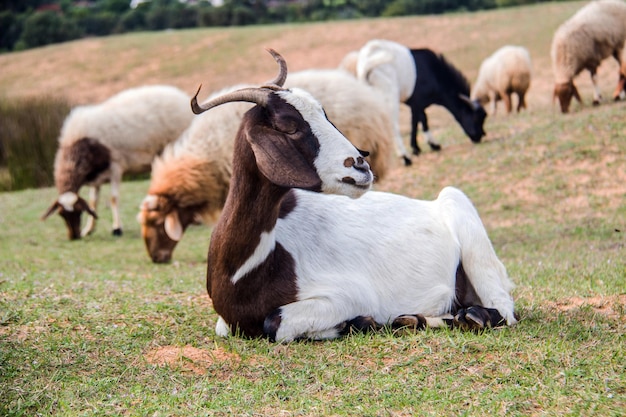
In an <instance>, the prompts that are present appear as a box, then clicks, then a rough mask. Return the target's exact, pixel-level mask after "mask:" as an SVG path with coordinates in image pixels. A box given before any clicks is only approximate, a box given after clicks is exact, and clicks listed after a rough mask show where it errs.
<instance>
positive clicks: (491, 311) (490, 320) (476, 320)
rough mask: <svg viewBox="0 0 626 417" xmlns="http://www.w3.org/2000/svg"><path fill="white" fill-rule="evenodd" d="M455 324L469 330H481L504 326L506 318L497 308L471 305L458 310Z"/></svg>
mask: <svg viewBox="0 0 626 417" xmlns="http://www.w3.org/2000/svg"><path fill="white" fill-rule="evenodd" d="M454 324H455V326H457V327H461V328H465V329H468V330H480V329H485V328H489V327H500V326H503V325H505V324H506V320H505V319H504V317H502V315H501V314H500V313H499V312H498V310H496V309H495V308H485V307H482V306H471V307H468V308H463V309H461V310H459V311H458V312H457V314H456V316H454Z"/></svg>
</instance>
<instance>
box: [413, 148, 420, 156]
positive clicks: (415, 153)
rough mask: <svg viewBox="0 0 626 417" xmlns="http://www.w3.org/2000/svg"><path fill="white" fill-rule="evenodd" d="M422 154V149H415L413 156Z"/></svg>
mask: <svg viewBox="0 0 626 417" xmlns="http://www.w3.org/2000/svg"><path fill="white" fill-rule="evenodd" d="M421 153H422V150H421V149H420V148H413V155H415V156H419V154H421Z"/></svg>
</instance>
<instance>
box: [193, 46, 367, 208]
mask: <svg viewBox="0 0 626 417" xmlns="http://www.w3.org/2000/svg"><path fill="white" fill-rule="evenodd" d="M269 52H270V53H271V54H272V56H273V57H274V59H275V60H276V62H278V64H279V66H280V72H279V74H278V76H277V77H276V79H275V80H274V81H272V82H270V83H269V84H267V85H265V86H263V87H260V88H244V89H241V90H237V91H234V92H231V93H228V94H225V95H222V96H219V97H216V98H214V99H213V100H210V101H208V102H206V103H204V104H203V105H202V106H200V105H199V104H198V102H197V98H196V97H197V94H198V93H196V96H194V97H193V99H192V101H191V105H192V109H193V111H194V113H196V114H199V113H202V112H204V111H207V110H209V109H211V108H213V107H216V106H219V105H221V104H224V103H228V102H232V101H248V102H252V103H256V104H257V106H256V107H254V108H253V109H252V110H250V111H249V112H248V113H247V114H246V116H245V117H244V120H243V122H242V129H241V131H240V134H242V135H244V136H245V138H246V140H247V141H248V143H249V144H250V147H251V148H252V151H253V152H254V156H255V159H256V164H257V167H258V169H259V170H260V171H261V173H262V174H263V175H264V176H265V177H266V178H267V179H269V180H270V181H271V182H272V183H274V184H276V185H278V186H282V187H287V188H301V189H307V190H312V191H321V192H325V193H333V194H344V195H347V196H350V197H353V198H356V197H359V196H361V195H362V194H363V193H364V192H365V191H367V190H369V189H370V187H371V185H372V181H373V174H372V171H371V170H370V167H369V164H368V163H367V162H366V161H365V159H364V158H365V157H366V156H367V152H362V151H359V150H358V149H356V148H355V147H354V145H352V143H350V142H349V141H348V139H346V137H345V136H343V135H342V134H341V133H340V132H339V131H338V130H337V128H336V127H335V126H334V125H333V124H332V123H331V122H330V121H329V120H328V119H327V117H326V113H325V112H324V109H323V108H322V106H321V105H320V103H319V102H318V101H317V100H316V99H315V98H313V96H312V95H310V94H309V93H307V92H306V91H304V90H301V89H298V88H293V89H284V88H282V85H283V83H284V82H285V79H286V78H287V65H286V63H285V61H284V59H283V58H282V57H281V56H280V55H279V54H278V53H277V52H275V51H273V50H269ZM199 91H200V90H199V89H198V92H199Z"/></svg>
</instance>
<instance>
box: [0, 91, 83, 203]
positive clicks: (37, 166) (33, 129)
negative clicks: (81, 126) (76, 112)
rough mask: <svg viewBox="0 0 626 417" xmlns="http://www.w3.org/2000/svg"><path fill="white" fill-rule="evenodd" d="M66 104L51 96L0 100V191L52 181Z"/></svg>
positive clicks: (48, 184) (67, 105) (37, 185)
mask: <svg viewBox="0 0 626 417" xmlns="http://www.w3.org/2000/svg"><path fill="white" fill-rule="evenodd" d="M70 108H71V106H70V104H69V103H68V102H67V101H66V100H65V99H60V98H54V97H41V98H28V99H18V100H8V99H2V100H0V171H2V170H3V171H4V174H2V172H0V178H2V180H0V191H8V190H21V189H24V188H36V187H48V186H50V185H53V184H54V173H53V166H54V155H55V153H56V149H57V146H58V145H57V139H58V137H59V132H60V130H61V126H62V124H63V120H64V119H65V117H66V116H67V114H68V113H69V111H70ZM7 171H8V176H7V175H6V172H7Z"/></svg>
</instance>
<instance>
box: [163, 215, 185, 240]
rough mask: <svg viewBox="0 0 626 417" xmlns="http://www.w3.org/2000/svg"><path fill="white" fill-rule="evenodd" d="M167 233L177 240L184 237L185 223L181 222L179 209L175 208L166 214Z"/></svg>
mask: <svg viewBox="0 0 626 417" xmlns="http://www.w3.org/2000/svg"><path fill="white" fill-rule="evenodd" d="M165 233H166V234H167V236H168V237H169V238H170V239H172V240H174V241H176V242H178V241H179V240H180V239H181V238H182V237H183V225H182V224H181V223H180V218H179V217H178V211H176V210H174V211H172V212H170V213H169V214H168V215H167V216H165Z"/></svg>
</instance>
